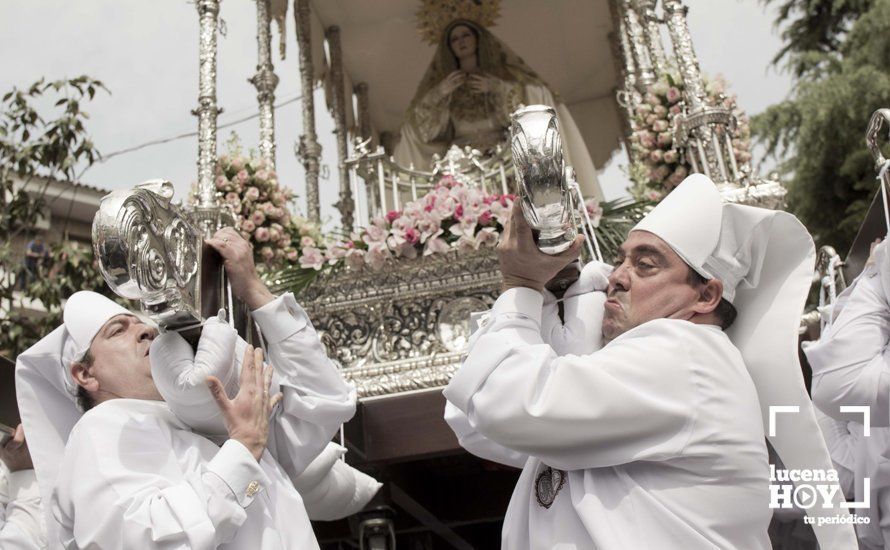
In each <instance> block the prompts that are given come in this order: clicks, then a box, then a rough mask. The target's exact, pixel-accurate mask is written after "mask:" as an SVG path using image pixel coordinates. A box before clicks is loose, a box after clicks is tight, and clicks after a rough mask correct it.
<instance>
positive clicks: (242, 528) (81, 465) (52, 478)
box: [17, 229, 355, 549]
mask: <svg viewBox="0 0 890 550" xmlns="http://www.w3.org/2000/svg"><path fill="white" fill-rule="evenodd" d="M209 243H210V244H211V245H213V246H214V247H215V248H217V250H218V251H219V252H220V254H221V255H222V257H223V259H224V260H225V268H226V270H227V272H228V274H229V278H230V281H231V283H232V288H233V293H234V294H235V295H236V296H237V297H238V298H240V299H241V300H243V301H244V302H245V303H246V304H247V305H248V306H249V307H250V309H251V311H252V316H253V319H254V321H255V322H256V323H257V324H258V325H259V327H260V330H261V332H262V334H263V336H264V338H265V341H266V344H267V348H268V353H269V359H270V361H271V363H272V364H273V365H274V366H275V369H276V375H277V377H278V378H280V386H279V388H278V389H279V390H280V395H281V398H280V399H281V401H280V403H279V404H278V406H276V407H274V412H272V411H271V410H269V412H271V413H272V414H271V419H270V418H269V416H268V415H267V414H264V413H263V410H265V409H268V408H269V407H271V406H273V405H274V403H272V400H270V398H269V391H268V384H269V382H270V381H271V371H270V369H269V368H268V367H266V368H264V367H263V366H262V363H261V361H258V360H257V359H258V358H254V360H253V361H251V360H250V359H251V358H250V355H249V354H248V355H246V356H245V363H244V364H245V365H248V367H249V366H250V365H251V364H252V365H255V366H253V367H249V368H246V369H245V368H242V378H241V384H240V388H241V389H240V390H239V392H238V394H237V395H235V396H231V395H229V396H227V395H226V393H225V388H224V386H223V383H222V382H220V381H219V380H215V379H214V380H208V383H209V384H210V390H211V391H212V393H213V395H214V398H215V399H216V401H217V403H219V404H220V407H221V409H222V411H223V413H224V416H225V419H226V427H227V428H228V431H229V439H228V440H227V441H225V443H224V444H223V445H222V447H219V446H217V445H216V444H215V443H213V442H212V441H211V440H210V439H207V438H205V437H203V436H200V435H198V434H196V433H194V432H193V431H191V429H189V427H188V426H187V425H185V424H184V423H183V422H182V421H180V420H179V419H178V418H177V417H176V416H175V415H173V414H172V412H171V411H170V409H169V408H168V407H167V405H166V404H165V403H164V402H163V401H161V400H160V394H159V393H158V391H157V389H156V388H155V386H154V384H153V382H152V379H151V366H150V364H149V358H148V353H149V349H150V344H151V342H152V340H153V338H154V336H155V332H154V330H153V329H151V328H149V327H147V326H146V325H144V324H142V323H141V322H139V320H138V319H137V318H136V317H134V316H132V314H130V313H129V312H128V311H126V310H124V309H123V308H120V306H117V305H116V304H114V303H113V302H111V301H109V300H104V299H102V298H101V297H99V296H98V295H95V294H91V293H78V294H75V295H74V296H72V298H71V299H70V300H69V301H68V303H67V304H66V309H65V324H64V325H63V326H62V327H59V329H57V330H56V331H54V333H53V334H51V335H50V336H48V337H46V338H45V339H44V340H43V341H41V342H40V343H38V344H37V345H35V346H34V347H33V348H31V349H30V350H28V352H26V353H24V354H22V355H21V356H20V357H19V358H18V368H17V388H18V396H19V408H20V410H21V412H22V418H23V422H24V423H25V426H26V428H27V429H28V432H29V434H32V433H33V434H34V436H33V437H32V438H31V439H32V441H31V444H32V455H33V456H34V461H35V465H36V467H37V468H36V469H37V476H38V480H39V482H40V485H41V491H42V492H43V493H44V494H47V493H46V492H47V491H48V492H49V494H51V495H52V499H51V502H52V505H51V512H50V513H51V516H50V518H49V521H50V522H51V524H52V526H53V528H51V529H50V533H51V537H52V534H53V531H55V538H54V539H51V540H53V541H54V542H53V544H54V545H59V544H61V545H62V547H65V548H102V549H110V548H195V549H204V548H208V549H210V548H239V549H248V548H250V549H254V548H260V549H290V548H301V549H302V548H317V547H318V544H317V542H316V540H315V537H314V534H313V533H312V528H311V525H310V523H309V519H308V517H307V514H306V510H305V508H304V506H303V503H302V499H301V497H300V495H299V494H298V493H297V491H296V489H294V486H293V483H292V479H293V477H294V476H297V475H299V474H300V473H301V472H302V471H303V470H304V469H305V468H306V466H307V465H308V464H309V463H310V462H311V461H312V460H313V459H314V458H315V457H316V456H317V455H318V453H319V452H320V451H321V450H322V449H324V447H325V446H326V444H327V443H328V442H329V441H330V439H331V437H332V436H333V434H334V433H335V432H336V430H337V428H338V427H339V425H340V424H341V423H342V422H344V421H346V420H348V419H349V418H350V417H351V416H352V414H353V413H354V410H355V392H354V390H353V388H351V387H350V386H349V385H347V384H346V383H345V382H344V381H343V379H342V377H341V376H340V374H339V372H338V371H337V369H336V367H335V366H334V365H333V364H332V363H331V361H330V360H329V359H328V358H327V357H326V355H325V352H324V348H323V347H322V345H321V343H320V342H319V340H318V336H317V334H316V333H315V331H314V329H313V328H312V325H311V323H310V322H309V319H308V317H307V315H306V313H305V312H304V311H303V310H302V308H300V306H299V305H298V304H297V303H296V301H295V300H294V298H293V296H292V295H291V294H289V293H288V294H285V295H283V296H280V297H277V298H275V297H274V296H272V295H271V294H270V293H269V291H268V290H267V289H266V287H265V286H264V285H263V284H262V283H261V281H260V280H259V278H258V277H257V276H256V272H255V269H254V267H253V262H252V253H251V251H250V249H249V245H248V244H247V243H246V242H245V241H244V240H243V239H242V238H241V237H240V236H239V235H238V234H237V233H236V232H234V231H232V230H229V229H225V230H222V231H221V232H219V233H218V234H217V235H216V236H215V237H214V239H211V240H210V241H209ZM86 352H89V353H88V354H87V353H86ZM72 359H73V360H72ZM62 365H65V366H66V367H68V368H69V369H70V370H69V371H68V372H66V371H65V370H64V369H63V367H62ZM256 365H259V366H256ZM251 373H253V377H252V375H251ZM69 375H70V376H69ZM72 378H73V382H74V388H73V390H74V391H75V392H78V394H79V396H80V398H81V400H82V401H86V400H88V401H91V402H92V404H93V405H94V406H93V407H92V408H90V409H89V410H88V411H87V412H86V413H85V414H83V416H82V418H79V420H78V417H79V416H80V414H79V412H78V410H77V408H76V407H75V405H74V398H73V397H72V388H71V386H72ZM246 383H247V384H248V386H249V387H247V386H245V384H246ZM79 388H81V389H79ZM84 393H86V395H84ZM85 398H86V399H85ZM75 422H76V425H75ZM32 426H34V427H32ZM37 427H39V428H37ZM63 453H64V454H63ZM60 454H63V456H62V460H61V462H59V455H60Z"/></svg>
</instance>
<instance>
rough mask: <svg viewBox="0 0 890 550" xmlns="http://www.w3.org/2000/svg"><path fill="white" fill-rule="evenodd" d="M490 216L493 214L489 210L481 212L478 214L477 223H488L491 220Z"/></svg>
mask: <svg viewBox="0 0 890 550" xmlns="http://www.w3.org/2000/svg"><path fill="white" fill-rule="evenodd" d="M492 217H493V215H492V213H491V210H486V211H485V212H483V213H482V214H481V215H480V216H479V225H488V224H490V223H491V220H492Z"/></svg>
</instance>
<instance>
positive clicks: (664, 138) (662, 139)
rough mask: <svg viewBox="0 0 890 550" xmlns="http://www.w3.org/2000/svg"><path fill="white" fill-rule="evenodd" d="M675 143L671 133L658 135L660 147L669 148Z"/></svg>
mask: <svg viewBox="0 0 890 550" xmlns="http://www.w3.org/2000/svg"><path fill="white" fill-rule="evenodd" d="M673 142H674V135H673V134H672V133H670V132H661V133H660V134H658V146H659V147H667V146H668V145H670V144H671V143H673Z"/></svg>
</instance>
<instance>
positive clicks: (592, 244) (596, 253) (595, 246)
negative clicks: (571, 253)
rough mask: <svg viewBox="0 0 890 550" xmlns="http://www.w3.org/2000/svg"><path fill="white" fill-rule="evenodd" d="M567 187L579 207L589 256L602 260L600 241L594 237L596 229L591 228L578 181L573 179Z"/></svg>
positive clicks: (591, 224)
mask: <svg viewBox="0 0 890 550" xmlns="http://www.w3.org/2000/svg"><path fill="white" fill-rule="evenodd" d="M569 187H570V188H571V189H573V190H574V192H575V196H576V199H575V200H577V201H578V207H579V208H580V209H581V215H582V216H583V217H584V224H585V228H586V231H584V233H585V234H586V236H587V239H585V240H586V241H587V251H588V252H589V253H590V257H591V258H594V259H596V260H597V261H599V262H602V261H603V253H602V252H601V251H600V243H599V241H598V240H597V238H596V231H595V230H594V228H593V223H592V222H591V221H590V214H589V213H588V212H587V204H585V202H584V195H582V194H581V186H580V185H578V182H576V181H573V182H571V183H570V184H569Z"/></svg>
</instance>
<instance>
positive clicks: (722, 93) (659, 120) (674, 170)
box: [629, 74, 751, 201]
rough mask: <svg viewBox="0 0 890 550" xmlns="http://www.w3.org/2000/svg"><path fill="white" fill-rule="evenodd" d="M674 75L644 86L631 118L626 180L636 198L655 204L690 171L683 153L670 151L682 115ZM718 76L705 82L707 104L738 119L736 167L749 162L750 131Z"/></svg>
mask: <svg viewBox="0 0 890 550" xmlns="http://www.w3.org/2000/svg"><path fill="white" fill-rule="evenodd" d="M678 82H682V81H681V79H680V78H679V76H678V75H676V74H674V75H672V74H665V75H664V76H662V77H661V79H660V80H658V81H657V82H655V83H653V84H652V85H650V86H649V87H648V89H647V90H646V93H645V94H644V95H643V98H642V101H641V102H640V104H639V105H637V107H636V109H635V111H634V114H633V116H632V117H631V120H630V123H631V130H632V132H631V136H630V147H631V153H632V155H631V157H632V159H633V160H632V162H631V166H630V170H629V172H630V178H631V180H632V181H633V182H634V186H633V189H632V193H633V194H634V195H635V196H636V197H637V198H638V199H646V200H650V201H659V200H661V199H662V197H664V195H666V194H667V193H669V192H670V191H671V189H673V188H674V187H676V186H677V185H679V184H680V182H682V181H683V179H685V178H686V176H688V175H689V173H690V171H691V166H690V164H689V163H688V161H687V159H685V158H684V154H683V153H682V152H680V151H677V150H676V149H675V148H674V134H673V128H674V119H675V117H676V116H677V115H679V114H680V113H682V112H683V110H684V104H683V101H682V99H683V88H682V84H677V83H678ZM726 88H727V85H726V82H725V81H724V80H723V78H722V77H717V78H716V79H707V78H706V79H705V93H706V94H707V101H708V103H709V104H710V105H716V106H721V107H725V108H727V109H730V110H732V111H733V112H734V113H735V115H736V117H737V118H738V122H739V125H738V130H737V135H736V137H735V138H733V140H732V149H733V154H734V155H735V158H736V162H737V163H738V164H739V165H742V164H745V163H747V162H749V161H750V160H751V153H750V150H751V130H750V126H749V121H748V117H747V116H746V115H745V114H744V112H742V111H741V109H739V107H738V103H737V100H736V96H735V95H733V94H729V95H727V93H726Z"/></svg>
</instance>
